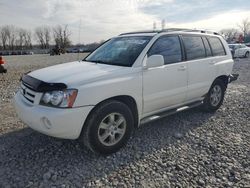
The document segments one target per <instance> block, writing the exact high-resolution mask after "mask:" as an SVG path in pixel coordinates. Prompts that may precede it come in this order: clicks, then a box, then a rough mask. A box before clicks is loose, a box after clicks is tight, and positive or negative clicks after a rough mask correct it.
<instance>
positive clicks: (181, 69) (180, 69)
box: [178, 65, 187, 71]
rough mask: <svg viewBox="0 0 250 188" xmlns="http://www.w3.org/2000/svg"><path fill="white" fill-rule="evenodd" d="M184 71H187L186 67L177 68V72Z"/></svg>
mask: <svg viewBox="0 0 250 188" xmlns="http://www.w3.org/2000/svg"><path fill="white" fill-rule="evenodd" d="M186 69H187V67H186V66H185V65H181V66H180V67H179V68H178V70H179V71H184V70H186Z"/></svg>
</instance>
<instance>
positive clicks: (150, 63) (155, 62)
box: [146, 55, 164, 68]
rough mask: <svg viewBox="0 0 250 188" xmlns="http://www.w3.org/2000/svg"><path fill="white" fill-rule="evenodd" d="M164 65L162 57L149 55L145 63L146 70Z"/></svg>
mask: <svg viewBox="0 0 250 188" xmlns="http://www.w3.org/2000/svg"><path fill="white" fill-rule="evenodd" d="M163 65H164V57H163V56H162V55H151V56H150V57H148V59H147V62H146V68H153V67H160V66H163Z"/></svg>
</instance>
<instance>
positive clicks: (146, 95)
mask: <svg viewBox="0 0 250 188" xmlns="http://www.w3.org/2000/svg"><path fill="white" fill-rule="evenodd" d="M151 55H162V56H163V57H164V62H165V65H163V66H160V67H154V68H149V69H145V70H144V72H143V100H144V108H143V112H144V115H149V114H150V113H153V112H156V111H159V110H161V109H164V108H167V107H171V106H174V105H178V104H181V103H183V102H184V101H185V97H186V92H187V64H186V62H183V57H182V50H181V45H180V39H179V36H173V35H170V36H162V37H160V38H159V39H157V41H156V42H155V43H154V44H153V46H152V47H151V49H150V50H149V52H148V54H147V57H150V56H151Z"/></svg>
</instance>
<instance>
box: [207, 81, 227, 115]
mask: <svg viewBox="0 0 250 188" xmlns="http://www.w3.org/2000/svg"><path fill="white" fill-rule="evenodd" d="M225 91H226V86H225V83H224V82H223V81H222V80H220V79H218V80H215V81H214V83H213V84H212V86H211V88H210V90H209V92H208V94H207V96H206V98H205V99H204V101H203V106H202V107H203V110H205V111H207V112H214V111H216V110H218V109H219V108H220V106H221V105H222V103H223V100H224V95H225Z"/></svg>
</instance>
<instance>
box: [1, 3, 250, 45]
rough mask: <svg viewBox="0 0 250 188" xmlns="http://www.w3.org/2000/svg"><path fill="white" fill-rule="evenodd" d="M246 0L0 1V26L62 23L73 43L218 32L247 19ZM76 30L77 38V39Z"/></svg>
mask: <svg viewBox="0 0 250 188" xmlns="http://www.w3.org/2000/svg"><path fill="white" fill-rule="evenodd" d="M249 7H250V0H188V1H187V0H0V26H2V25H6V24H7V25H15V26H18V27H23V28H26V29H29V30H33V29H34V28H35V27H38V26H42V25H47V26H56V25H58V24H61V25H68V28H69V30H70V31H71V40H72V42H73V43H75V44H76V43H79V41H80V42H81V43H91V42H98V41H101V40H106V39H108V38H111V37H113V36H116V35H118V34H120V33H123V32H130V31H138V30H139V31H140V30H152V29H153V23H154V22H155V23H156V27H157V29H161V20H163V19H164V20H165V28H170V27H181V28H191V29H194V28H197V29H198V28H199V29H209V30H215V31H219V30H221V29H224V28H237V24H239V23H240V22H241V21H242V20H243V19H245V18H249V20H250V8H249ZM79 32H80V37H79Z"/></svg>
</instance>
